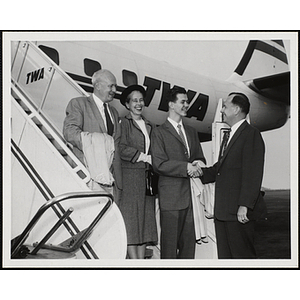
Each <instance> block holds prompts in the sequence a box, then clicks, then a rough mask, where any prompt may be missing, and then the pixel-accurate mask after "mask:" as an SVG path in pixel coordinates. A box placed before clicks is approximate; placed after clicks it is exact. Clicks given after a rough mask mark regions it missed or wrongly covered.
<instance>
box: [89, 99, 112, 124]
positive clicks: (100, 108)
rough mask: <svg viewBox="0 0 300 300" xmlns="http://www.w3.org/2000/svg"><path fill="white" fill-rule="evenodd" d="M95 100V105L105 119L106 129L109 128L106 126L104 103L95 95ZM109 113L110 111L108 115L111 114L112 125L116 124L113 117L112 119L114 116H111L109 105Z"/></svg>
mask: <svg viewBox="0 0 300 300" xmlns="http://www.w3.org/2000/svg"><path fill="white" fill-rule="evenodd" d="M93 98H94V100H95V103H96V105H97V107H98V109H99V112H100V114H101V117H102V118H103V121H104V125H105V127H107V126H106V117H105V113H104V107H103V101H102V100H101V99H100V98H99V97H97V96H96V95H95V94H93ZM107 111H108V113H109V115H110V119H111V121H112V123H113V124H114V119H113V117H112V114H111V112H110V108H109V106H108V105H107ZM106 129H107V128H106Z"/></svg>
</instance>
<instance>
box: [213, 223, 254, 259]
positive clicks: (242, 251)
mask: <svg viewBox="0 0 300 300" xmlns="http://www.w3.org/2000/svg"><path fill="white" fill-rule="evenodd" d="M254 226H255V221H249V222H248V223H246V224H242V223H240V222H238V221H220V220H218V219H215V229H216V238H217V250H218V258H219V259H228V258H229V259H230V258H231V259H250V258H256V252H255V248H254Z"/></svg>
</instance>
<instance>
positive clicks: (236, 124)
mask: <svg viewBox="0 0 300 300" xmlns="http://www.w3.org/2000/svg"><path fill="white" fill-rule="evenodd" d="M244 121H246V119H243V120H240V121H238V122H236V123H235V124H234V125H232V127H231V131H230V135H229V139H228V142H227V145H228V144H229V142H230V140H231V138H232V137H233V135H234V134H235V132H236V131H237V130H238V129H239V127H240V126H241V125H242V124H243V122H244Z"/></svg>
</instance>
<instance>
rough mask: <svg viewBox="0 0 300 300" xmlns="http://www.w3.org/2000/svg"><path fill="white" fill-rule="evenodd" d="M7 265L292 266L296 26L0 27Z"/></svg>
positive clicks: (295, 197) (295, 222)
mask: <svg viewBox="0 0 300 300" xmlns="http://www.w3.org/2000/svg"><path fill="white" fill-rule="evenodd" d="M2 37H3V38H2V46H3V141H4V142H3V154H4V160H3V169H4V170H3V172H4V174H5V178H4V179H3V195H4V196H3V219H2V222H3V224H2V225H3V243H2V253H3V268H7V269H14V268H18V269H23V268H24V269H32V268H34V269H38V268H43V269H44V268H46V269H51V268H65V269H70V268H78V269H80V268H84V269H86V268H87V269H89V268H92V269H101V268H108V269H114V268H117V269H122V268H125V269H131V268H133V269H139V268H141V269H160V268H170V269H172V268H184V269H194V268H196V269H214V268H221V269H226V268H236V269H239V268H247V269H251V268H255V269H268V268H279V269H280V268H284V269H285V268H296V267H298V258H299V252H298V221H299V216H298V187H297V184H298V69H297V68H298V33H297V32H293V31H274V32H272V31H267V32H264V31H254V32H250V31H249V32H247V31H245V32H234V31H229V32H224V31H220V32H201V31H176V32H174V31H173V32H172V31H153V32H151V31H145V32H138V31H127V32H126V31H107V32H105V31H93V32H92V31H85V32H80V31H79V32H74V31H69V32H68V31H56V32H51V31H47V32H46V31H45V32H43V31H36V32H32V31H28V32H26V31H11V32H9V31H8V32H3V36H2Z"/></svg>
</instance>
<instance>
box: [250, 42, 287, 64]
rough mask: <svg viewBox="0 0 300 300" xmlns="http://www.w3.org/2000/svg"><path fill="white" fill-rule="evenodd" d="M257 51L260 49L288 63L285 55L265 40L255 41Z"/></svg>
mask: <svg viewBox="0 0 300 300" xmlns="http://www.w3.org/2000/svg"><path fill="white" fill-rule="evenodd" d="M255 49H257V50H259V51H262V52H264V53H266V54H269V55H271V56H274V57H275V58H277V59H279V60H281V61H282V62H284V63H286V64H287V63H288V61H287V56H286V54H285V53H284V52H282V51H281V50H279V49H277V48H275V47H274V46H271V45H269V44H267V43H265V42H262V41H257V43H256V48H255Z"/></svg>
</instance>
